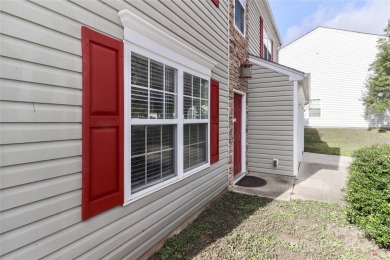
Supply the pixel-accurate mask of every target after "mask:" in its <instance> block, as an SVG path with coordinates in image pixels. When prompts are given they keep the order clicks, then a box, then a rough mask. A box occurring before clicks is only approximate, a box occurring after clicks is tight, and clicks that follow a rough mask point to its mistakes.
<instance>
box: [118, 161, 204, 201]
mask: <svg viewBox="0 0 390 260" xmlns="http://www.w3.org/2000/svg"><path fill="white" fill-rule="evenodd" d="M209 167H210V163H206V164H203V165H201V166H199V167H197V168H195V169H192V170H190V171H188V172H185V173H183V174H182V177H181V178H180V177H179V176H176V177H173V178H172V179H168V180H166V181H164V182H161V183H159V184H156V185H155V186H152V187H149V188H147V189H145V190H141V191H139V192H137V193H135V194H134V195H132V196H131V197H130V199H129V200H127V201H125V203H123V207H125V206H127V205H129V204H131V203H133V202H135V201H137V200H139V199H142V198H144V197H146V196H148V195H150V194H152V193H154V192H157V191H159V190H161V189H164V188H166V187H168V186H170V185H173V184H175V183H177V182H179V181H182V180H184V179H185V178H187V177H189V176H191V175H194V174H195V173H198V172H200V171H203V170H205V169H207V168H209Z"/></svg>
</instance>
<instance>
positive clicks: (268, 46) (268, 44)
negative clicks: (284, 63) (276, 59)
mask: <svg viewBox="0 0 390 260" xmlns="http://www.w3.org/2000/svg"><path fill="white" fill-rule="evenodd" d="M263 35H264V39H263V48H264V50H263V51H264V52H263V53H264V59H266V60H269V61H272V40H271V37H270V34H269V33H268V31H267V29H266V28H265V26H264V28H263Z"/></svg>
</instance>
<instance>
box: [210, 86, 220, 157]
mask: <svg viewBox="0 0 390 260" xmlns="http://www.w3.org/2000/svg"><path fill="white" fill-rule="evenodd" d="M210 85H211V91H210V92H211V96H210V117H211V118H210V163H215V162H218V161H219V82H218V81H216V80H213V79H212V80H211V84H210Z"/></svg>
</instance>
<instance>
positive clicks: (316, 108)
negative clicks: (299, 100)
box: [309, 99, 321, 117]
mask: <svg viewBox="0 0 390 260" xmlns="http://www.w3.org/2000/svg"><path fill="white" fill-rule="evenodd" d="M309 117H321V99H310V104H309Z"/></svg>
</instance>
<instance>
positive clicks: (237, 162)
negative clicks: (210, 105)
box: [233, 94, 242, 175]
mask: <svg viewBox="0 0 390 260" xmlns="http://www.w3.org/2000/svg"><path fill="white" fill-rule="evenodd" d="M241 112H242V96H241V95H239V94H234V118H235V119H234V154H233V156H234V175H236V174H238V173H240V172H241V125H242V124H241V121H242V113H241Z"/></svg>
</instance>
